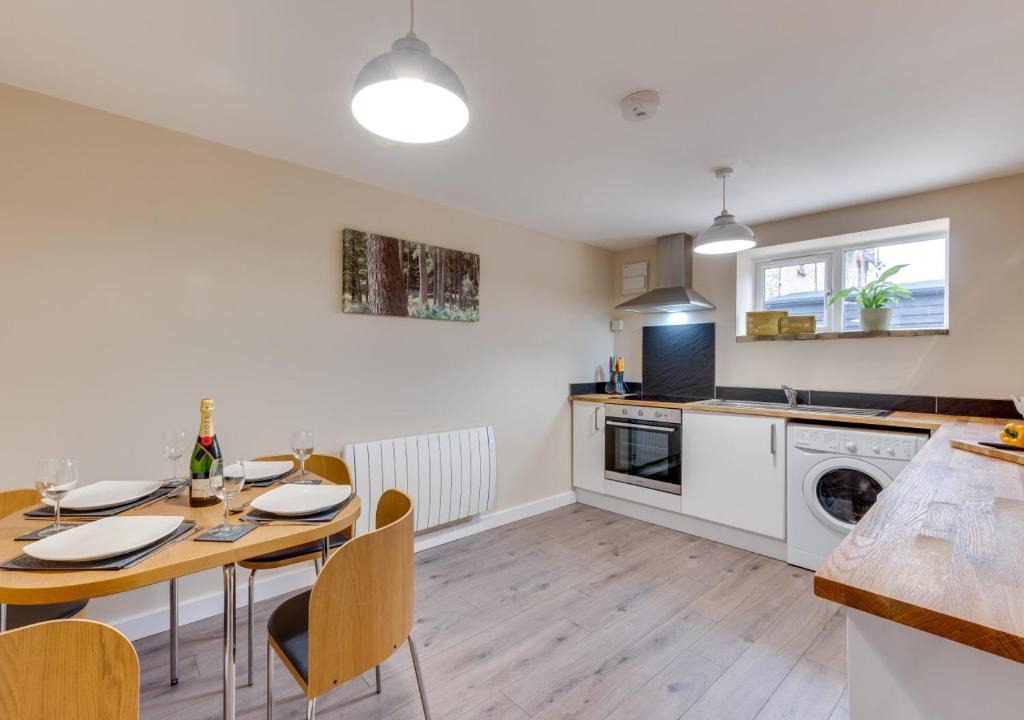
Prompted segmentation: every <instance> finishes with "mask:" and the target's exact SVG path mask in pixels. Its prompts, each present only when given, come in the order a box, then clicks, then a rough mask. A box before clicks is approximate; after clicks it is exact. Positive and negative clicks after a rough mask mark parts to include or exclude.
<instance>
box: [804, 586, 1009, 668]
mask: <svg viewBox="0 0 1024 720" xmlns="http://www.w3.org/2000/svg"><path fill="white" fill-rule="evenodd" d="M814 594H815V595H817V596H818V597H820V598H824V599H825V600H830V601H832V602H835V603H839V604H840V605H845V606H846V607H849V608H853V609H854V610H860V611H861V612H865V613H868V614H869V615H874V616H875V617H880V618H882V619H884V620H889V621H891V622H894V623H898V624H900V625H904V626H906V627H909V628H913V629H914V630H920V631H921V632H926V633H929V634H931V635H935V636H937V637H942V638H945V639H947V640H952V641H953V642H955V643H960V644H961V645H967V646H969V647H973V648H975V649H977V650H982V651H984V652H988V653H992V654H993V655H999V656H1000V657H1003V658H1006V659H1007V660H1012V661H1014V662H1019V663H1024V637H1021V636H1020V635H1015V634H1014V633H1010V632H1005V631H1002V630H998V629H996V628H992V627H988V626H987V625H980V624H978V623H974V622H971V621H969V620H964V619H963V618H959V617H956V616H954V615H947V614H946V613H943V612H940V611H938V610H932V609H930V608H926V607H922V606H920V605H914V604H912V603H908V602H904V601H902V600H897V599H895V598H891V597H886V596H885V595H881V594H879V593H876V592H872V591H870V590H865V589H863V588H859V587H855V586H852V585H847V584H845V583H841V582H839V581H837V580H834V579H832V578H829V577H825V576H823V575H820V574H815V576H814Z"/></svg>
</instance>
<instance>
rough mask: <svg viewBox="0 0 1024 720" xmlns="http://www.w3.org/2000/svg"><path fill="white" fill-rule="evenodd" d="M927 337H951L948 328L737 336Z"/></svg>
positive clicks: (752, 338) (770, 338)
mask: <svg viewBox="0 0 1024 720" xmlns="http://www.w3.org/2000/svg"><path fill="white" fill-rule="evenodd" d="M927 335H949V329H948V328H929V329H927V330H878V331H875V332H861V331H859V330H858V331H852V332H823V333H793V334H786V335H737V336H736V342H743V343H747V342H788V341H791V340H853V339H857V338H886V337H922V336H927Z"/></svg>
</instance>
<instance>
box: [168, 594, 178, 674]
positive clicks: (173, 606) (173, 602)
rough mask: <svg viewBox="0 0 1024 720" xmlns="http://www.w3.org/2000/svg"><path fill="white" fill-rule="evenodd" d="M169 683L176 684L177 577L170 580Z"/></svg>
mask: <svg viewBox="0 0 1024 720" xmlns="http://www.w3.org/2000/svg"><path fill="white" fill-rule="evenodd" d="M169 607H170V615H171V618H170V628H171V641H170V646H171V685H177V684H178V579H177V578H172V579H171V582H170V602H169Z"/></svg>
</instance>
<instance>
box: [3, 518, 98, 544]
mask: <svg viewBox="0 0 1024 720" xmlns="http://www.w3.org/2000/svg"><path fill="white" fill-rule="evenodd" d="M63 515H64V513H61V517H62V519H63ZM81 524H82V523H66V522H61V524H60V531H61V532H64V531H65V530H70V529H71V528H73V527H78V526H79V525H81ZM51 527H53V526H52V525H44V526H43V527H41V528H37V529H36V530H33V531H32V532H30V533H25V534H24V535H19V536H18V537H16V538H14V539H15V541H18V540H42V539H43V537H44V536H43V535H40V534H39V533H41V532H42V531H43V530H48V529H49V528H51ZM56 534H57V533H50V535H56ZM46 537H49V536H46Z"/></svg>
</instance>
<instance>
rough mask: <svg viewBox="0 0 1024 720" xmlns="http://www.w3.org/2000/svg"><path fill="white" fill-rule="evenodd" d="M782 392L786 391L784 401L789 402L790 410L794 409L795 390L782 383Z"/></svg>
mask: <svg viewBox="0 0 1024 720" xmlns="http://www.w3.org/2000/svg"><path fill="white" fill-rule="evenodd" d="M782 392H784V393H786V402H788V403H789V408H790V410H796V390H794V389H793V388H791V387H790V386H789V385H783V386H782Z"/></svg>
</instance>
